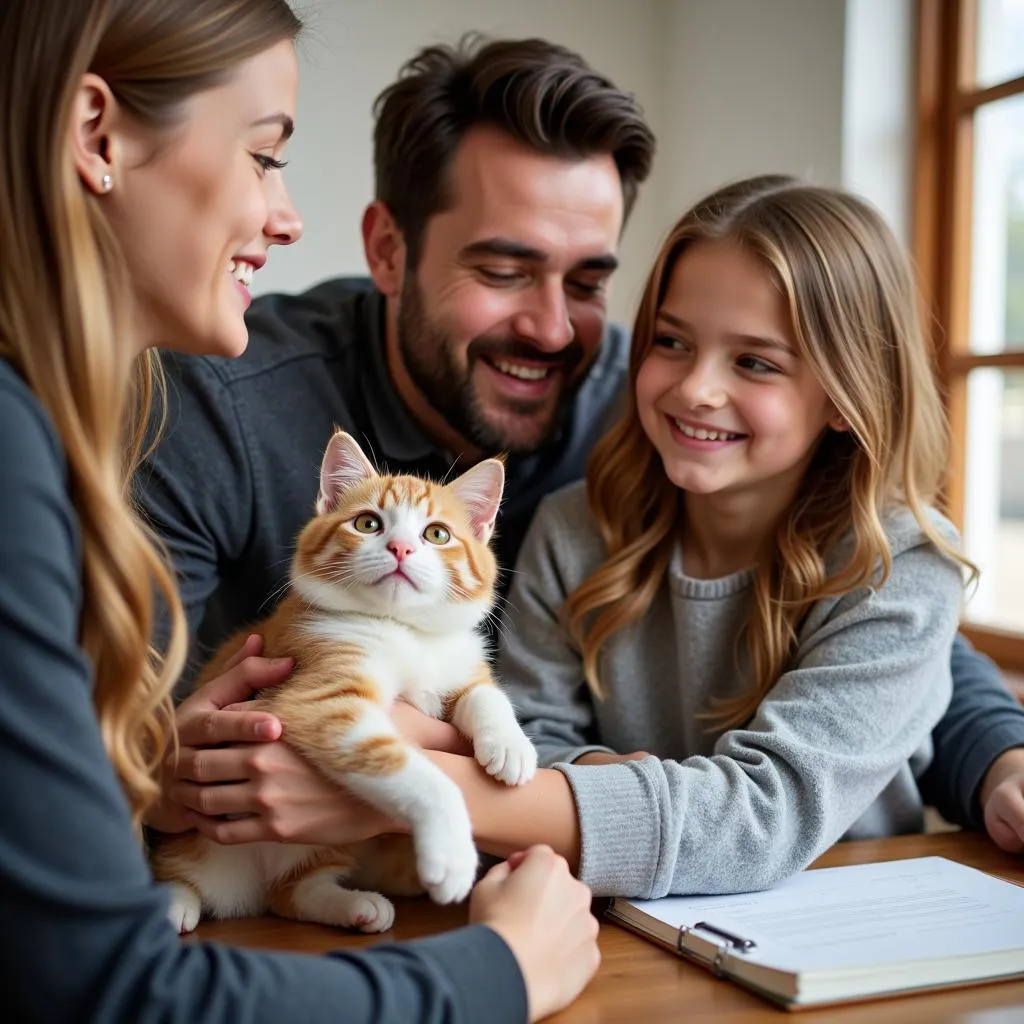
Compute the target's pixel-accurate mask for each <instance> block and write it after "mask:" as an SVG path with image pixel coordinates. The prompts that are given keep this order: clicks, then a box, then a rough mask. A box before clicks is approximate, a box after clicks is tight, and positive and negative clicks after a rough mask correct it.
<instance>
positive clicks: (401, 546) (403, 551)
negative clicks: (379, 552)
mask: <svg viewBox="0 0 1024 1024" xmlns="http://www.w3.org/2000/svg"><path fill="white" fill-rule="evenodd" d="M388 551H390V552H391V554H393V555H394V556H395V561H396V562H401V561H402V560H403V559H406V558H408V557H409V556H410V555H411V554H412V545H411V544H409V543H408V542H407V541H404V540H389V541H388Z"/></svg>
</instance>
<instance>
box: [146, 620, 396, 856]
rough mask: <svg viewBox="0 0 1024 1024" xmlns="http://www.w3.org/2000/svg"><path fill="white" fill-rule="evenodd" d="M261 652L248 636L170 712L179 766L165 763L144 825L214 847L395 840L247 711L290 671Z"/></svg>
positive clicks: (267, 719) (269, 724) (270, 725)
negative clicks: (190, 833) (197, 835)
mask: <svg viewBox="0 0 1024 1024" xmlns="http://www.w3.org/2000/svg"><path fill="white" fill-rule="evenodd" d="M262 646H263V641H262V638H260V637H259V636H255V635H254V636H250V637H249V638H248V639H247V640H246V642H245V644H244V645H243V646H242V648H241V650H239V651H238V653H237V654H236V655H235V656H234V657H233V658H232V659H231V661H230V662H228V664H227V665H226V666H225V671H224V672H223V673H222V674H221V675H220V676H218V677H217V678H216V679H214V680H212V681H211V682H209V683H207V684H206V686H204V687H202V689H200V690H198V691H196V693H195V694H193V695H192V696H191V697H189V698H188V700H186V701H184V702H183V703H182V704H181V706H180V707H179V708H178V712H177V725H178V735H179V743H180V748H179V756H178V758H177V760H176V761H175V760H174V758H173V755H172V756H171V757H169V758H168V762H167V765H166V771H165V777H164V786H163V790H164V796H163V799H162V800H161V802H160V805H159V806H158V808H157V809H156V811H155V813H153V814H150V815H149V817H148V818H147V822H146V823H147V824H148V825H150V826H151V827H152V828H155V829H157V830H158V831H167V832H182V831H185V830H186V829H191V828H195V829H198V831H199V832H201V833H202V834H203V835H205V836H208V837H209V838H210V839H213V840H215V841H216V842H219V843H250V842H256V841H261V840H262V841H271V842H302V843H317V844H335V843H337V844H344V843H351V842H357V841H358V840H360V839H366V838H368V837H370V836H373V835H377V834H378V833H380V832H383V831H397V830H398V829H397V826H395V825H394V824H393V823H391V822H389V821H388V820H387V819H386V818H385V816H384V815H382V814H381V813H380V812H378V811H376V810H375V809H373V808H371V807H369V806H368V805H367V804H365V803H363V802H362V801H361V800H359V799H357V798H356V797H354V796H352V795H350V794H348V793H347V792H346V791H345V790H344V789H342V788H341V787H339V786H337V785H335V784H333V783H331V782H329V781H328V780H327V779H325V778H324V777H323V776H322V775H321V774H320V773H319V772H317V771H316V770H315V769H314V768H313V767H312V765H310V764H309V763H308V762H307V761H306V760H305V759H303V758H302V757H301V756H300V755H299V754H297V753H295V751H293V750H292V749H291V748H290V747H289V746H287V745H286V744H285V743H283V742H280V741H279V740H278V738H279V737H280V736H281V723H280V721H278V719H277V718H275V717H274V716H273V715H271V714H268V713H267V712H265V711H253V710H249V708H250V707H251V705H249V704H247V703H245V701H246V698H247V697H249V696H250V695H251V694H252V693H253V692H254V691H255V690H257V689H260V688H262V687H265V686H272V685H275V684H277V683H280V682H281V681H282V680H284V679H285V678H286V677H287V675H288V673H289V672H290V671H291V669H292V662H291V659H287V658H285V659H267V658H260V657H258V654H259V652H260V650H262ZM268 740H270V741H273V740H278V742H267V741H268ZM226 818H227V819H228V820H225V819H226Z"/></svg>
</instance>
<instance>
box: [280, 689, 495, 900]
mask: <svg viewBox="0 0 1024 1024" xmlns="http://www.w3.org/2000/svg"><path fill="white" fill-rule="evenodd" d="M310 711H314V709H307V716H306V717H305V720H304V721H294V720H287V721H285V735H286V737H287V739H288V741H289V742H290V743H291V744H292V745H293V746H295V747H296V748H297V749H299V750H300V751H301V752H302V753H303V754H305V755H306V756H307V757H308V758H309V759H310V760H311V761H313V762H314V764H316V765H317V766H318V767H319V768H320V769H321V770H322V771H324V772H326V773H327V775H328V776H330V777H331V778H333V779H335V780H336V781H337V782H339V783H341V784H342V785H343V786H345V787H346V788H347V789H349V790H351V791H352V792H353V793H355V794H356V795H357V796H359V797H361V798H362V799H363V800H365V801H366V802H367V803H369V804H372V805H373V806H374V807H377V808H379V809H380V810H382V811H383V812H384V813H385V814H387V815H389V816H390V817H392V818H396V819H398V820H399V821H403V822H406V823H407V824H408V825H409V826H410V828H411V830H412V837H413V845H414V847H415V850H416V865H417V870H418V872H419V876H420V881H421V882H422V883H423V885H424V887H425V888H426V889H427V891H428V892H429V893H430V896H431V898H432V899H433V900H434V901H435V902H437V903H452V902H457V901H458V900H461V899H464V898H465V896H466V895H467V894H468V893H469V890H470V889H471V888H472V886H473V882H474V881H475V880H476V871H477V865H478V858H477V852H476V847H475V845H474V844H473V830H472V826H471V823H470V820H469V811H468V810H467V809H466V803H465V800H463V797H462V791H461V790H460V789H459V787H458V786H456V785H455V783H454V782H452V781H451V779H449V778H448V776H447V775H445V774H444V772H442V771H441V769H440V768H438V767H436V766H435V765H434V764H433V763H432V762H431V761H430V760H428V759H427V757H426V756H425V755H424V754H423V752H422V751H420V750H418V749H417V748H416V747H414V746H413V745H412V744H410V743H408V742H407V741H406V740H405V739H404V738H403V737H402V736H401V735H400V734H399V733H398V731H397V730H396V729H395V727H394V724H393V723H392V721H391V718H390V717H389V716H388V714H387V712H386V711H385V710H384V709H383V708H382V707H380V706H379V705H377V704H375V703H373V702H372V701H368V700H363V699H360V698H355V697H339V698H337V699H335V700H333V701H327V702H320V703H319V704H318V706H317V707H316V708H315V711H314V713H312V714H311V713H309V712H310Z"/></svg>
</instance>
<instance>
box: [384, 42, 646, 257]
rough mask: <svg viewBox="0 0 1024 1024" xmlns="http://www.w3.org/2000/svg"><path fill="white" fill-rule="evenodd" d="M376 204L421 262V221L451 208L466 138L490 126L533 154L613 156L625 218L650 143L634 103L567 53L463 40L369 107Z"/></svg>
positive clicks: (413, 69)
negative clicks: (456, 161)
mask: <svg viewBox="0 0 1024 1024" xmlns="http://www.w3.org/2000/svg"><path fill="white" fill-rule="evenodd" d="M373 111H374V116H375V117H376V127H375V129H374V137H373V143H374V145H373V161H374V172H375V176H376V195H377V199H379V200H381V201H382V202H383V203H384V204H385V205H386V206H387V207H388V209H389V210H390V212H391V215H392V216H393V217H394V219H395V223H396V224H397V225H398V228H399V230H400V231H401V232H402V235H403V236H404V238H405V243H406V247H407V250H408V263H409V265H410V266H412V267H415V266H416V265H417V264H418V262H419V257H420V248H421V246H422V241H423V231H424V228H425V226H426V222H427V220H428V219H429V218H430V217H432V216H433V215H434V214H436V213H439V212H441V211H442V210H444V209H446V208H447V207H448V206H449V205H450V204H451V203H452V202H453V200H454V197H453V196H452V195H451V189H450V186H449V181H448V173H449V168H450V166H451V162H452V158H453V157H454V155H455V151H456V149H457V148H458V146H459V143H460V142H461V141H462V139H463V137H464V136H465V134H466V133H467V132H468V131H469V130H470V129H471V128H474V127H477V126H479V125H491V126H493V127H495V128H498V129H500V130H501V131H503V132H505V133H506V134H508V135H509V136H511V137H512V138H513V139H515V140H516V141H517V142H520V143H523V144H524V145H526V146H529V147H530V148H531V149H535V150H536V151H537V152H539V153H545V154H550V155H551V156H556V157H565V158H567V159H585V158H587V157H591V156H596V155H600V154H610V155H611V156H612V157H613V158H614V160H615V164H616V166H617V167H618V170H619V177H620V179H621V181H622V193H623V201H624V207H625V213H626V215H627V216H628V215H629V211H630V210H631V209H632V206H633V203H634V201H635V200H636V194H637V188H638V187H639V185H640V183H641V182H642V181H643V180H644V179H645V178H646V177H647V175H648V174H649V173H650V169H651V161H652V160H653V158H654V133H653V132H652V131H651V129H650V128H649V127H648V125H647V123H646V121H644V118H643V113H642V111H641V109H640V107H639V105H638V104H637V102H636V100H635V99H634V98H633V97H632V96H631V95H629V94H627V93H624V92H621V91H620V90H619V89H617V88H616V87H615V86H614V85H613V84H612V82H611V81H610V80H609V79H607V78H605V77H604V76H603V75H599V74H598V73H597V72H596V71H594V70H593V69H591V68H590V67H589V66H588V64H587V63H586V61H585V60H584V59H583V58H582V57H581V56H580V55H579V54H577V53H573V51H572V50H568V49H566V48H565V47H564V46H558V45H557V44H555V43H549V42H546V41H545V40H543V39H522V40H495V41H491V42H488V41H486V40H484V39H482V38H481V37H480V36H478V35H475V34H474V35H468V36H465V37H463V38H462V40H461V41H460V42H459V43H458V44H457V45H455V46H428V47H426V48H424V49H422V50H420V52H419V53H417V54H416V56H414V57H413V58H412V59H411V60H409V61H408V62H407V63H406V64H404V65H403V66H402V69H401V71H400V72H399V76H398V80H397V81H396V82H394V84H392V85H390V86H388V88H387V89H385V90H384V91H383V92H382V93H381V94H380V95H379V96H378V97H377V100H376V102H375V103H374V107H373Z"/></svg>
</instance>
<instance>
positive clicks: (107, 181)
mask: <svg viewBox="0 0 1024 1024" xmlns="http://www.w3.org/2000/svg"><path fill="white" fill-rule="evenodd" d="M113 186H114V179H113V178H111V176H110V175H109V174H104V175H103V177H102V179H101V180H100V188H102V189H103V191H104V192H109V191H110V190H111V188H113Z"/></svg>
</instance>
